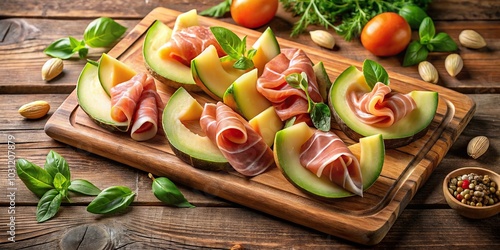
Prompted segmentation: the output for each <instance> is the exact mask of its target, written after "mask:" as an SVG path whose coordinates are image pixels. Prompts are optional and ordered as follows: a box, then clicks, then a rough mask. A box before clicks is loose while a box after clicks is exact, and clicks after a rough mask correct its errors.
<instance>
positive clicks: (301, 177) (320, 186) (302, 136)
mask: <svg viewBox="0 0 500 250" xmlns="http://www.w3.org/2000/svg"><path fill="white" fill-rule="evenodd" d="M313 133H314V129H312V128H310V127H309V126H307V124H306V123H303V122H302V123H298V124H295V125H292V126H290V127H287V128H285V129H282V130H280V131H278V133H276V137H275V141H274V150H273V153H274V159H275V162H276V165H277V166H278V167H279V168H280V170H281V172H282V173H283V175H284V176H285V177H286V178H287V179H288V180H289V181H290V182H291V183H292V184H293V185H294V186H296V187H297V188H299V189H300V190H302V191H305V192H306V193H309V194H312V195H314V196H317V197H321V198H328V199H330V198H343V197H348V196H353V195H354V194H353V193H351V192H349V191H347V190H345V189H343V188H342V187H340V186H338V185H336V184H335V183H333V182H331V181H330V180H328V179H327V178H320V177H317V176H316V175H315V174H314V173H312V172H311V171H309V170H308V169H306V168H305V167H304V166H302V165H301V164H300V158H299V157H300V147H301V146H302V145H303V144H304V143H305V142H306V141H307V140H308V139H309V138H310V137H311V136H312V135H313ZM349 149H350V150H351V152H352V153H353V154H354V155H355V156H356V157H357V158H358V160H359V161H360V166H361V176H362V178H363V189H364V190H367V189H368V188H370V187H371V186H372V185H373V184H374V183H375V182H376V180H377V178H378V177H379V176H380V173H381V171H382V167H383V165H384V158H385V147H384V140H383V138H382V135H380V134H377V135H372V136H369V137H365V138H362V139H360V142H359V143H358V144H354V145H351V146H349Z"/></svg>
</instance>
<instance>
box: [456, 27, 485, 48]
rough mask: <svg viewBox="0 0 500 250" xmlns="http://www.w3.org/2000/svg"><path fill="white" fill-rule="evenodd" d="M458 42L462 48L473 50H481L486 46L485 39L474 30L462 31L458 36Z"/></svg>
mask: <svg viewBox="0 0 500 250" xmlns="http://www.w3.org/2000/svg"><path fill="white" fill-rule="evenodd" d="M458 40H459V41H460V44H462V46H465V47H467V48H471V49H480V48H483V47H485V46H486V41H485V40H484V38H483V37H482V36H481V35H480V34H479V33H477V32H476V31H474V30H462V32H460V34H459V35H458Z"/></svg>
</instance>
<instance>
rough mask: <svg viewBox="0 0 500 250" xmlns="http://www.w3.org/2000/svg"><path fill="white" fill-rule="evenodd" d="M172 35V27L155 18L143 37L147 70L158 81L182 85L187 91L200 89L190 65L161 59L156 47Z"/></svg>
mask: <svg viewBox="0 0 500 250" xmlns="http://www.w3.org/2000/svg"><path fill="white" fill-rule="evenodd" d="M171 36H172V29H170V28H169V27H168V26H167V25H165V24H164V23H162V22H161V21H160V20H156V21H155V22H154V23H153V24H152V25H151V27H150V28H149V30H148V32H147V33H146V37H145V39H144V44H143V49H142V55H143V57H144V62H145V65H146V68H147V70H148V72H149V73H150V74H151V75H152V76H153V77H154V78H155V79H157V80H158V81H160V82H162V83H164V84H166V85H168V86H171V87H174V88H179V87H183V88H185V89H186V90H188V91H201V89H200V87H198V86H197V85H196V84H195V82H194V79H193V76H192V75H191V69H190V67H188V66H186V65H184V64H182V63H180V62H178V61H176V60H174V59H172V60H163V59H162V58H160V57H159V55H158V49H159V48H160V47H161V46H162V45H163V44H165V43H166V42H167V41H168V40H169V39H170V37H171Z"/></svg>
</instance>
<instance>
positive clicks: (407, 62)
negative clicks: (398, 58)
mask: <svg viewBox="0 0 500 250" xmlns="http://www.w3.org/2000/svg"><path fill="white" fill-rule="evenodd" d="M428 54H429V51H428V50H427V48H426V47H425V46H423V45H422V44H420V43H419V42H418V41H413V42H411V43H410V45H408V48H406V52H405V57H404V59H403V67H407V66H412V65H415V64H417V63H419V62H421V61H424V60H425V59H426V58H427V55H428Z"/></svg>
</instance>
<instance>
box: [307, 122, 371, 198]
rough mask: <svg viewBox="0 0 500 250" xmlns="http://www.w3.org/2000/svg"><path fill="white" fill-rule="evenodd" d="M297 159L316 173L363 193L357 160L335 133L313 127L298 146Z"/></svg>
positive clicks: (351, 190)
mask: <svg viewBox="0 0 500 250" xmlns="http://www.w3.org/2000/svg"><path fill="white" fill-rule="evenodd" d="M299 159H300V163H301V165H302V166H304V167H305V168H307V169H308V170H309V171H311V172H313V173H314V174H315V175H316V176H318V177H325V178H328V179H329V180H330V181H332V182H333V183H335V184H337V185H339V186H341V187H343V188H344V189H346V190H348V191H350V192H352V193H354V194H357V195H359V196H363V180H362V176H361V168H360V165H359V161H358V159H357V158H356V157H355V156H354V155H353V154H352V152H351V151H350V150H349V148H348V147H347V146H346V145H345V143H344V142H343V141H342V140H341V139H340V138H339V137H338V136H337V135H336V134H335V133H333V132H324V131H320V130H316V131H315V133H314V134H313V135H312V136H311V138H309V139H308V140H307V141H306V142H305V143H304V144H303V145H302V146H301V149H300V156H299Z"/></svg>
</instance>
